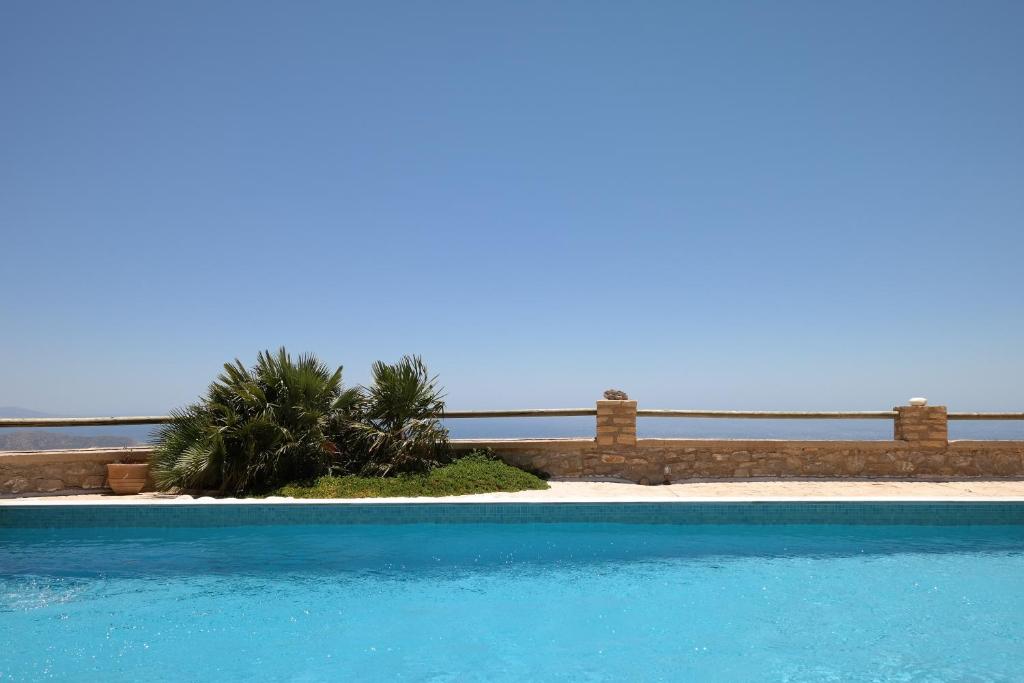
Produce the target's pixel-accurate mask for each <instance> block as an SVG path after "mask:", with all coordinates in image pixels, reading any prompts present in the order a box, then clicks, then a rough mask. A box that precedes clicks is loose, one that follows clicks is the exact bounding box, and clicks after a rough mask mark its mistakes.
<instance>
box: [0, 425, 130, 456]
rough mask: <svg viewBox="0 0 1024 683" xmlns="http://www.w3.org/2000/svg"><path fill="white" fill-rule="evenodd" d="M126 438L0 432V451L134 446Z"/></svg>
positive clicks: (32, 431)
mask: <svg viewBox="0 0 1024 683" xmlns="http://www.w3.org/2000/svg"><path fill="white" fill-rule="evenodd" d="M138 443H139V442H138V441H136V440H135V439H133V438H131V437H127V436H75V435H72V434H62V433H60V432H57V431H50V430H45V429H3V430H0V451H54V450H59V449H63V448H103V447H119V446H135V445H138Z"/></svg>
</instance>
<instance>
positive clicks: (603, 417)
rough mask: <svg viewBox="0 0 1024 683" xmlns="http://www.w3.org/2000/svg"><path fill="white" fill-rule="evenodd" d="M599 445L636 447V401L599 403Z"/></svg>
mask: <svg viewBox="0 0 1024 683" xmlns="http://www.w3.org/2000/svg"><path fill="white" fill-rule="evenodd" d="M597 445H598V446H627V447H631V446H636V401H598V402H597Z"/></svg>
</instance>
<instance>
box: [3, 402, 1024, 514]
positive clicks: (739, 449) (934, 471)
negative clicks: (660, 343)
mask: <svg viewBox="0 0 1024 683" xmlns="http://www.w3.org/2000/svg"><path fill="white" fill-rule="evenodd" d="M894 410H895V413H896V417H895V420H894V432H893V439H892V440H891V441H790V440H775V439H638V438H637V432H636V417H637V403H636V401H630V400H601V401H598V402H597V432H596V434H595V437H594V438H593V439H514V440H502V441H492V440H476V439H466V440H457V441H454V442H453V444H452V445H453V446H454V448H455V449H456V451H462V452H465V451H468V450H472V449H474V448H491V449H493V450H494V451H495V453H497V454H498V455H499V456H500V457H501V458H502V459H504V460H505V461H506V462H508V463H510V464H512V465H516V466H518V467H523V468H525V469H529V470H534V471H537V472H541V473H544V474H547V475H550V476H552V477H558V478H568V479H618V480H624V481H632V482H639V483H645V484H660V483H665V482H676V481H685V480H688V479H746V478H751V477H820V478H845V477H895V478H909V479H943V478H951V477H957V478H958V477H973V478H987V479H991V478H1007V477H1022V476H1024V441H949V440H948V429H947V413H946V408H945V407H943V406H898V407H896V408H895V409H894ZM148 455H149V450H148V449H146V448H132V449H94V450H89V451H44V452H33V453H0V494H23V493H35V492H55V491H62V490H102V489H103V488H104V487H105V475H106V463H110V462H118V461H124V460H126V459H133V460H137V461H142V460H145V459H146V457H147V456H148Z"/></svg>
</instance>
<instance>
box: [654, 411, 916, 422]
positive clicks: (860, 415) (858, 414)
mask: <svg viewBox="0 0 1024 683" xmlns="http://www.w3.org/2000/svg"><path fill="white" fill-rule="evenodd" d="M636 415H637V417H710V418H740V419H751V420H892V419H894V418H895V417H896V411H895V410H879V411H849V410H845V411H831V412H828V411H826V412H821V411H818V412H802V411H799V412H798V411H787V410H638V411H636Z"/></svg>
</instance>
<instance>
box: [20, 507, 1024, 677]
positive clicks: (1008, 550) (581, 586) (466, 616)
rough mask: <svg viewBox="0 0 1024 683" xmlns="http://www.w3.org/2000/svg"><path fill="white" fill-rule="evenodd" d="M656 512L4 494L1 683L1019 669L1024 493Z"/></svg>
mask: <svg viewBox="0 0 1024 683" xmlns="http://www.w3.org/2000/svg"><path fill="white" fill-rule="evenodd" d="M664 505H669V506H672V505H674V504H653V505H647V506H644V505H639V506H630V507H629V508H622V507H619V508H615V507H614V506H557V505H548V506H532V507H531V506H526V510H525V511H519V508H522V507H523V506H513V507H510V508H507V509H506V510H505V511H504V512H503V511H502V509H501V506H404V507H403V509H401V510H400V509H399V506H366V507H360V508H355V507H354V506H344V507H342V506H334V507H335V509H334V511H331V510H328V511H326V512H325V511H323V510H322V509H321V508H320V507H316V508H314V507H310V506H294V507H291V506H284V507H285V508H288V509H278V510H276V511H275V510H273V509H269V510H268V509H265V508H271V507H272V506H259V508H260V509H256V508H255V507H253V506H249V507H248V508H247V509H245V510H239V509H236V508H231V509H228V508H219V509H218V508H215V509H213V510H212V511H211V510H209V509H205V510H203V509H195V508H189V509H181V508H180V507H178V508H177V509H174V510H170V509H168V510H166V511H165V512H160V511H156V512H153V511H151V510H152V509H150V510H142V509H139V508H135V509H131V510H128V511H126V510H125V508H123V507H119V508H117V509H113V506H111V508H100V509H95V508H93V509H89V510H88V511H87V512H86V511H83V510H82V509H79V510H78V515H77V517H76V516H75V515H74V513H69V512H67V508H65V509H64V510H60V509H55V508H54V509H51V508H36V509H31V510H27V509H24V508H22V509H19V510H18V511H17V512H13V513H12V512H11V511H10V508H7V509H5V508H0V680H38V679H44V678H46V679H58V680H61V679H63V680H103V681H128V680H133V681H134V680H168V681H170V680H199V679H209V680H239V681H241V680H299V681H321V680H354V681H367V680H414V681H421V680H437V681H465V680H480V681H484V680H487V681H493V680H552V681H575V680H609V681H611V680H815V681H817V680H844V681H846V680H936V681H940V680H943V681H944V680H965V679H967V680H1020V677H1021V675H1022V665H1021V659H1022V655H1024V509H1022V507H1021V506H1015V505H1010V504H1003V505H995V506H989V507H986V506H985V505H984V504H974V505H969V506H957V505H953V506H952V507H950V506H948V505H946V506H944V505H941V504H930V507H929V506H927V505H926V506H922V505H903V506H888V507H886V506H884V505H875V506H871V505H861V506H859V507H858V506H857V505H831V504H826V505H823V506H820V507H818V508H814V507H804V508H801V507H800V505H801V504H793V505H789V506H786V505H778V506H767V507H765V506H749V505H747V506H744V505H736V506H730V505H728V504H716V505H714V506H712V507H705V508H699V507H694V506H695V505H699V504H689V505H682V506H678V505H677V506H676V507H674V508H673V507H670V508H669V509H668V510H666V509H665V507H664ZM197 507H198V506H197ZM239 507H241V506H239ZM367 509H369V510H370V512H367ZM374 509H377V510H379V514H380V515H384V516H385V517H386V518H388V520H389V521H388V523H386V524H375V523H373V514H372V512H373V510H374ZM410 510H411V512H410ZM69 515H70V516H69ZM645 515H646V519H648V520H652V521H653V522H654V523H645V521H644V519H645ZM773 519H776V520H780V521H781V522H782V523H772V520H773ZM928 519H933V520H935V521H936V523H935V524H928V523H927V521H928ZM133 520H134V521H133ZM243 520H248V522H249V523H243ZM254 520H255V521H254ZM524 520H529V521H524ZM545 520H547V521H545ZM894 522H895V523H894ZM71 524H76V526H71Z"/></svg>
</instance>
